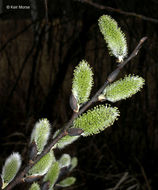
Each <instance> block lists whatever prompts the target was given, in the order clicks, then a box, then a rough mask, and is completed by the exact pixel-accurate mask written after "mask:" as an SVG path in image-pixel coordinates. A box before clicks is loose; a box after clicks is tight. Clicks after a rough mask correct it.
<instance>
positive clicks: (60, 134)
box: [4, 37, 147, 190]
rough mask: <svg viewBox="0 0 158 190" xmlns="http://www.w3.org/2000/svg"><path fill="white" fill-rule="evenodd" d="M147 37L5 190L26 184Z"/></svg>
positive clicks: (141, 41) (144, 38)
mask: <svg viewBox="0 0 158 190" xmlns="http://www.w3.org/2000/svg"><path fill="white" fill-rule="evenodd" d="M146 39H147V37H143V38H142V39H141V40H140V41H139V43H138V45H137V46H136V48H135V49H134V51H133V52H132V53H131V55H130V56H129V57H128V58H127V59H126V60H125V61H124V62H122V63H120V64H119V65H118V68H116V69H115V70H114V71H113V72H112V73H111V74H110V75H109V76H108V78H107V81H106V82H105V83H104V85H103V86H102V87H101V88H100V89H99V90H98V91H97V92H96V94H95V95H94V96H93V97H92V98H91V100H90V101H88V102H87V103H86V104H85V105H84V106H83V107H82V108H81V109H80V111H79V112H78V113H75V112H74V113H73V115H72V117H71V119H70V120H69V122H68V123H66V124H65V126H64V127H63V129H62V130H61V132H60V133H59V135H57V137H56V138H54V139H53V140H52V142H50V144H48V145H47V146H46V147H45V149H44V150H43V152H42V153H41V154H40V155H39V156H37V157H36V158H35V160H34V161H31V162H29V164H28V166H26V167H25V168H24V169H23V170H22V171H21V172H20V173H19V175H17V177H16V178H15V179H14V181H12V182H11V183H10V184H9V185H8V186H7V187H6V188H5V189H4V190H10V189H12V188H13V187H14V186H16V185H17V184H19V183H23V182H25V180H24V177H25V175H26V174H27V173H28V171H29V170H30V168H32V167H33V166H34V165H35V164H36V163H37V162H38V161H39V160H40V159H41V158H42V157H43V156H44V155H46V154H47V153H48V152H49V151H50V150H51V149H52V147H53V146H54V145H55V144H56V143H57V142H58V141H59V140H60V139H61V138H63V137H64V136H66V135H67V134H68V132H67V129H68V128H69V127H70V126H72V124H73V121H74V120H75V119H76V118H77V117H78V116H79V115H81V114H82V113H83V112H84V111H86V110H87V109H88V108H89V107H90V106H91V105H92V104H93V103H94V102H97V101H98V96H99V95H100V94H101V93H102V91H103V90H104V89H105V87H106V86H107V85H108V84H109V83H111V82H113V81H114V80H115V79H116V77H117V76H118V74H119V72H120V71H121V69H122V68H123V67H124V66H125V65H126V64H127V63H128V62H129V61H130V60H131V59H132V58H134V57H135V56H136V55H137V53H138V52H139V50H140V48H141V46H142V44H143V43H144V42H145V41H146Z"/></svg>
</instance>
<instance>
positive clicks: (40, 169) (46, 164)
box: [28, 151, 55, 176]
mask: <svg viewBox="0 0 158 190" xmlns="http://www.w3.org/2000/svg"><path fill="white" fill-rule="evenodd" d="M54 161H55V157H54V154H53V152H52V151H50V152H49V153H47V154H46V155H45V156H43V157H42V158H41V159H40V160H39V161H38V162H37V164H35V165H34V166H33V167H32V168H31V169H30V170H29V172H28V176H42V175H44V174H45V173H47V171H48V170H49V168H50V166H51V165H52V163H53V162H54Z"/></svg>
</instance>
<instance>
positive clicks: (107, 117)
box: [73, 105, 119, 136]
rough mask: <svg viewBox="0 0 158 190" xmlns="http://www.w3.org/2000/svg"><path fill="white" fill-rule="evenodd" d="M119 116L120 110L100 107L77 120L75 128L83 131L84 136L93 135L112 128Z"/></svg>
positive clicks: (74, 123) (74, 124)
mask: <svg viewBox="0 0 158 190" xmlns="http://www.w3.org/2000/svg"><path fill="white" fill-rule="evenodd" d="M118 116H119V110H118V108H116V107H110V106H109V105H106V106H104V105H99V106H96V107H95V108H94V109H92V110H88V111H87V113H84V114H82V115H81V116H79V117H78V118H77V119H75V120H74V122H73V127H76V128H80V129H82V130H83V131H84V132H83V133H82V134H81V135H82V136H88V135H93V134H97V133H99V132H101V131H103V130H104V129H105V128H107V127H109V126H111V125H112V124H113V123H114V121H115V120H116V119H117V117H118Z"/></svg>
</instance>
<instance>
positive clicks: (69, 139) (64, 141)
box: [53, 130, 79, 149]
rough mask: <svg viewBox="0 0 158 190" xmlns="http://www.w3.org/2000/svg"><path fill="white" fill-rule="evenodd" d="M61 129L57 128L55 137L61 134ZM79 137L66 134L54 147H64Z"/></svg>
mask: <svg viewBox="0 0 158 190" xmlns="http://www.w3.org/2000/svg"><path fill="white" fill-rule="evenodd" d="M59 132H60V130H57V131H56V132H55V134H54V136H53V137H54V138H55V137H56V136H57V135H58V134H59ZM78 138H79V136H69V135H66V136H65V137H63V138H62V139H60V140H59V141H58V142H57V143H56V145H55V146H54V148H59V149H62V148H65V146H67V145H69V144H71V143H73V142H74V141H76V140H77V139H78Z"/></svg>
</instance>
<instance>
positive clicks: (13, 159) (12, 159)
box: [1, 153, 21, 189]
mask: <svg viewBox="0 0 158 190" xmlns="http://www.w3.org/2000/svg"><path fill="white" fill-rule="evenodd" d="M20 166H21V156H20V154H19V153H13V154H11V155H10V156H9V157H8V158H7V159H6V161H5V164H4V166H3V169H2V175H1V178H2V189H4V188H5V187H6V186H7V185H8V184H9V183H10V182H11V181H12V180H13V179H14V177H15V176H16V174H17V172H18V171H19V169H20Z"/></svg>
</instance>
